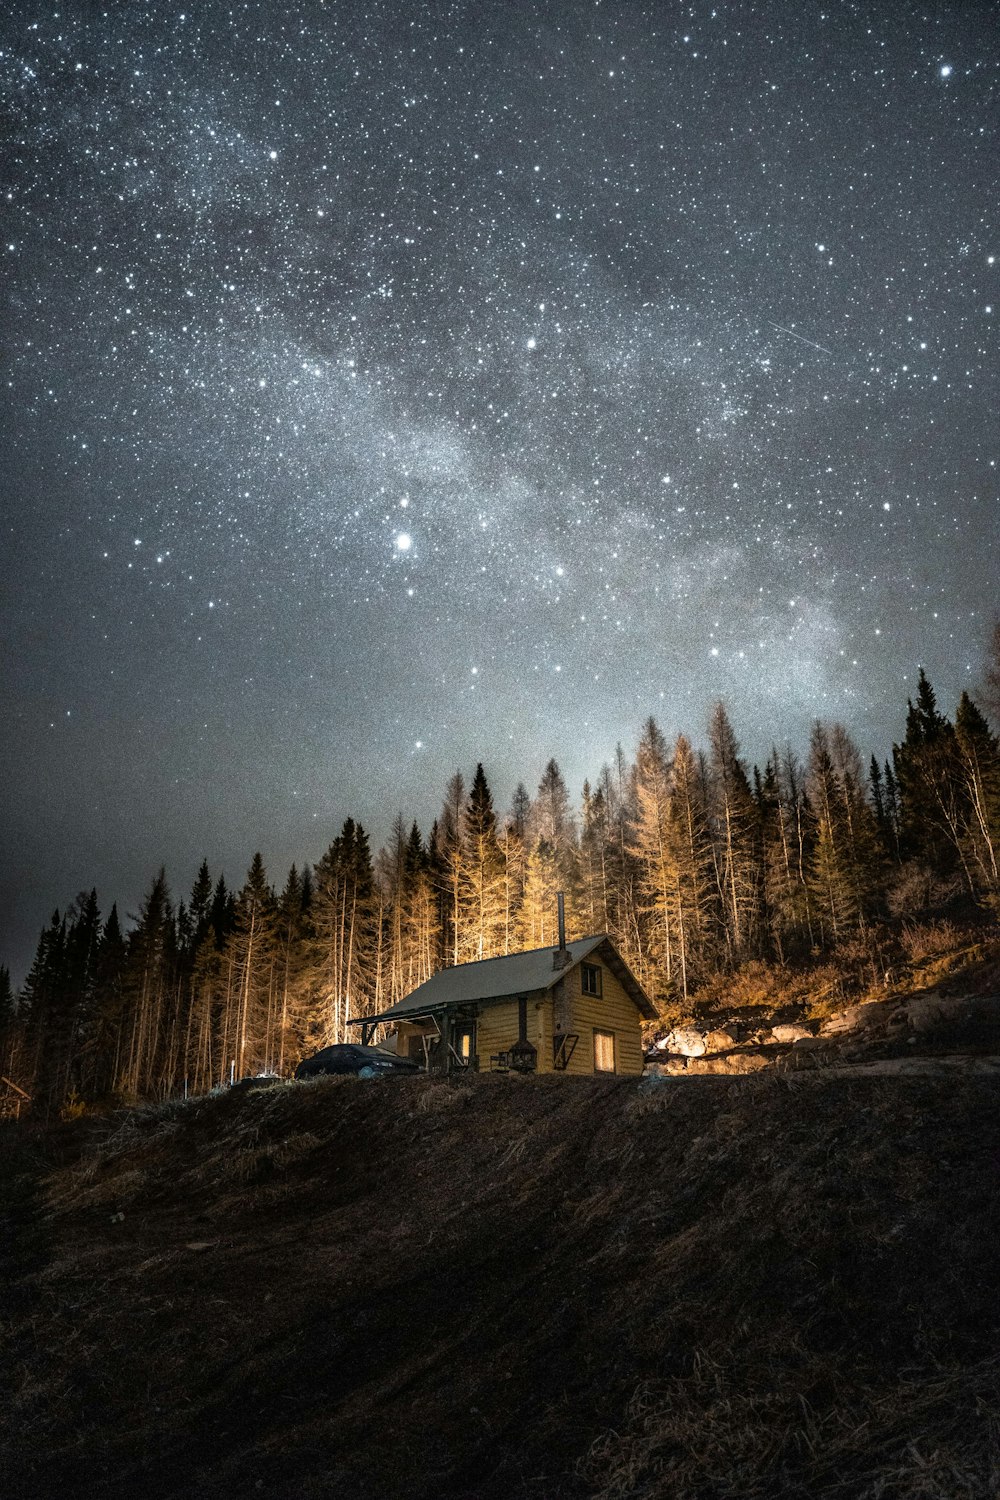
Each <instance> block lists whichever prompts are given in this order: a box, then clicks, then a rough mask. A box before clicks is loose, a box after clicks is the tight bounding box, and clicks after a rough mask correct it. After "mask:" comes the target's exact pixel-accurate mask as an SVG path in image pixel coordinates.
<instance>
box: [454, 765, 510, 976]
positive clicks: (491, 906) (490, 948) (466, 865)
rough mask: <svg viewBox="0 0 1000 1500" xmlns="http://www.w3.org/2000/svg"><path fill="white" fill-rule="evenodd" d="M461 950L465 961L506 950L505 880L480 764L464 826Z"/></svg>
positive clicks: (461, 880) (488, 790)
mask: <svg viewBox="0 0 1000 1500" xmlns="http://www.w3.org/2000/svg"><path fill="white" fill-rule="evenodd" d="M461 839H462V844H463V850H462V862H461V873H460V882H461V883H460V897H459V899H460V910H461V923H460V927H461V933H462V940H463V941H462V947H461V950H460V951H461V953H462V958H463V961H465V962H468V961H469V960H475V959H482V958H495V957H497V955H498V954H500V953H502V952H503V951H504V930H505V925H506V913H505V889H504V886H505V881H504V867H503V855H502V853H501V849H500V844H499V842H498V839H497V819H496V813H495V812H494V809H493V797H492V794H491V793H490V789H489V784H488V783H487V780H486V774H485V772H484V771H483V767H482V765H481V764H480V765H477V767H476V774H475V777H474V778H473V782H472V790H471V791H470V793H469V798H468V802H467V803H466V806H465V809H464V813H463V818H462V826H461Z"/></svg>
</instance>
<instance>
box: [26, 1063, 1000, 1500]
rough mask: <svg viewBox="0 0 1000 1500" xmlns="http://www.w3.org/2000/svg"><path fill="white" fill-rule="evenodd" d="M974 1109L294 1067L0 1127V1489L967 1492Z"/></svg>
mask: <svg viewBox="0 0 1000 1500" xmlns="http://www.w3.org/2000/svg"><path fill="white" fill-rule="evenodd" d="M996 1103H997V1095H996V1084H995V1082H994V1081H992V1080H991V1079H989V1078H980V1077H972V1076H970V1077H965V1078H948V1079H944V1080H938V1079H927V1078H890V1079H886V1078H858V1079H845V1078H839V1077H835V1078H828V1077H824V1076H823V1075H822V1074H816V1075H796V1076H792V1077H780V1076H774V1075H770V1074H769V1075H761V1076H758V1077H755V1078H750V1079H731V1078H713V1077H704V1078H684V1079H676V1080H673V1079H652V1080H650V1079H647V1080H645V1081H643V1082H639V1081H637V1080H607V1081H605V1080H597V1079H595V1080H570V1079H565V1078H550V1079H528V1080H523V1079H518V1078H510V1077H482V1078H474V1079H472V1080H470V1081H468V1082H467V1083H460V1084H442V1083H437V1082H433V1081H429V1080H426V1079H423V1078H420V1079H416V1080H409V1079H408V1080H405V1081H402V1080H400V1081H396V1082H393V1083H381V1084H379V1083H364V1082H359V1081H357V1080H354V1079H321V1080H318V1081H316V1082H312V1083H308V1084H299V1085H292V1086H278V1087H275V1088H271V1089H268V1090H265V1091H261V1092H258V1093H250V1094H240V1093H233V1094H229V1095H223V1096H218V1097H209V1098H207V1099H205V1100H202V1101H198V1102H195V1103H192V1104H189V1105H187V1106H176V1107H174V1108H172V1109H167V1110H160V1111H155V1112H154V1111H149V1112H137V1113H132V1114H129V1115H125V1116H119V1117H117V1118H116V1119H114V1120H112V1121H110V1122H103V1123H100V1124H95V1123H93V1122H88V1121H81V1122H79V1123H78V1124H76V1125H74V1126H71V1127H70V1126H67V1127H62V1128H61V1129H60V1130H59V1131H58V1132H56V1133H54V1134H53V1135H51V1136H47V1137H46V1136H30V1135H28V1134H27V1133H26V1132H24V1131H22V1132H20V1133H18V1132H17V1131H16V1129H13V1128H12V1129H9V1130H7V1131H6V1132H5V1133H4V1135H3V1138H2V1139H3V1155H2V1167H3V1182H2V1184H0V1190H2V1198H0V1201H2V1202H3V1204H4V1205H5V1208H4V1210H3V1211H4V1213H5V1215H6V1219H7V1222H6V1224H5V1225H4V1226H3V1228H4V1230H5V1233H4V1234H2V1235H0V1244H4V1245H5V1251H6V1255H7V1257H8V1260H7V1263H6V1264H3V1265H0V1276H2V1277H3V1282H2V1283H0V1285H2V1287H3V1290H2V1291H0V1299H2V1303H3V1310H4V1333H3V1343H2V1368H0V1378H2V1380H3V1385H4V1388H5V1390H6V1392H7V1394H8V1397H9V1398H10V1399H7V1400H5V1401H4V1402H3V1403H0V1410H2V1415H0V1471H2V1472H4V1473H5V1474H6V1476H7V1477H6V1480H5V1483H4V1492H5V1494H6V1495H7V1496H9V1497H14V1496H17V1497H22V1496H23V1497H28V1496H31V1497H36V1496H39V1495H47V1494H60V1495H63V1496H73V1497H76V1496H79V1497H85V1496H86V1497H98V1496H102V1497H104V1496H107V1497H112V1496H121V1495H130V1494H143V1495H145V1496H149V1497H153V1500H155V1497H161V1500H166V1497H173V1496H180V1495H182V1494H183V1495H185V1496H207V1495H220V1494H227V1495H229V1494H231V1495H239V1494H246V1493H249V1494H255V1493H262V1494H265V1495H268V1496H277V1497H286V1496H287V1497H289V1500H291V1497H293V1496H295V1497H303V1500H309V1497H316V1496H332V1495H341V1496H349V1497H352V1500H368V1497H372V1500H374V1497H393V1496H400V1497H402V1496H406V1497H412V1500H431V1497H434V1500H458V1497H473V1496H475V1497H486V1500H491V1497H495V1500H500V1497H504V1500H527V1497H535V1500H538V1497H546V1500H549V1497H563V1496H567V1497H570V1496H572V1497H584V1496H587V1497H602V1500H611V1497H613V1496H614V1497H636V1500H638V1497H643V1500H644V1497H653V1496H664V1497H666V1496H670V1497H671V1500H685V1497H699V1500H700V1497H705V1500H708V1497H713V1500H714V1497H723V1496H725V1497H732V1500H736V1497H740V1500H748V1497H757V1496H759V1497H765V1496H767V1497H770V1496H803V1497H804V1496H809V1497H816V1496H834V1495H836V1496H838V1497H844V1496H871V1497H873V1500H874V1497H876V1496H884V1497H889V1496H892V1497H913V1500H916V1497H921V1500H933V1497H941V1500H944V1497H947V1500H959V1497H984V1500H985V1497H986V1496H988V1495H993V1494H995V1493H996V1490H997V1482H998V1476H1000V1462H998V1454H1000V1448H998V1444H997V1427H996V1423H997V1418H996V1413H997V1410H998V1403H997V1395H998V1375H1000V1363H998V1355H997V1350H998V1348H1000V1343H998V1323H1000V1295H998V1294H1000V1260H998V1257H997V1254H996V1245H997V1243H998V1235H1000V1195H998V1166H1000V1121H998V1117H997V1108H996ZM3 1254H4V1251H0V1255H3Z"/></svg>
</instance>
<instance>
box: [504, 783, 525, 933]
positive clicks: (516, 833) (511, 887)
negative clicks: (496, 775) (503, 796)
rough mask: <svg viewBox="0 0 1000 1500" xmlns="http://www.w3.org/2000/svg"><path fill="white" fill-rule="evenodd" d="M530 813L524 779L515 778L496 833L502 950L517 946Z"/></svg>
mask: <svg viewBox="0 0 1000 1500" xmlns="http://www.w3.org/2000/svg"><path fill="white" fill-rule="evenodd" d="M530 815H531V798H530V797H529V796H528V792H527V789H526V787H525V785H524V783H523V782H518V784H517V787H516V789H515V792H514V796H513V799H512V801H511V806H510V812H509V813H508V814H507V819H506V822H505V823H504V826H503V831H502V832H501V834H500V836H499V843H500V852H501V854H502V856H503V865H504V937H503V951H504V953H513V952H515V951H516V950H517V948H518V947H519V946H520V935H521V931H522V926H523V924H522V910H523V907H524V888H525V881H526V879H527V872H528V850H527V836H528V820H529V817H530Z"/></svg>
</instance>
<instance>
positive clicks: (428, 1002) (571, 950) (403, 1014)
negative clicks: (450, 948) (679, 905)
mask: <svg viewBox="0 0 1000 1500" xmlns="http://www.w3.org/2000/svg"><path fill="white" fill-rule="evenodd" d="M602 945H603V947H602ZM598 948H601V949H602V951H601V958H602V959H603V960H604V961H605V962H606V963H607V965H608V968H609V969H610V970H611V972H612V973H613V974H614V975H615V977H616V978H617V979H618V980H619V982H620V983H621V984H622V986H623V987H624V989H625V991H626V993H627V994H628V996H629V998H630V999H631V1000H632V1001H633V1003H634V1004H635V1006H636V1009H637V1010H639V1011H640V1012H641V1013H642V1015H644V1016H646V1017H647V1019H649V1020H652V1019H654V1018H655V1016H656V1010H655V1008H654V1006H653V1005H652V1003H651V1001H650V1000H649V998H648V996H647V995H646V993H645V991H644V990H643V989H642V987H641V985H640V984H639V983H638V981H637V980H636V979H635V978H634V977H633V975H632V973H631V972H630V970H629V968H628V966H627V965H626V964H625V963H624V962H623V960H622V959H621V958H620V957H619V955H618V953H617V951H616V949H615V947H614V944H613V943H612V942H611V940H610V938H609V937H608V936H607V934H606V933H603V932H601V933H598V934H597V935H596V936H595V937H585V938H578V939H577V940H576V942H575V943H567V944H566V949H567V952H568V954H569V959H568V962H567V963H565V964H563V965H561V966H560V967H559V968H556V966H555V963H554V959H555V955H556V953H557V951H558V950H557V949H555V948H551V947H550V948H532V949H531V950H530V951H529V952H527V953H508V954H507V955H506V956H505V957H503V958H484V959H482V960H480V962H479V963H474V964H456V965H455V966H454V967H453V968H451V969H441V970H440V972H439V973H437V974H434V975H432V977H431V978H430V979H428V980H426V981H425V982H424V983H423V984H422V985H420V986H419V987H418V988H417V989H415V990H414V991H413V992H412V994H409V995H407V996H406V997H405V999H403V1000H399V1001H397V1003H396V1004H395V1005H393V1006H391V1007H390V1009H389V1010H384V1011H382V1013H381V1014H380V1015H378V1016H357V1017H355V1018H354V1020H353V1021H352V1022H351V1024H352V1025H353V1024H360V1023H361V1022H362V1021H375V1020H378V1021H404V1020H407V1019H409V1018H413V1017H415V1016H428V1015H432V1014H434V1013H435V1012H440V1011H442V1010H446V1009H448V1007H449V1006H453V1005H468V1004H475V1003H476V1002H477V1001H487V1002H488V1001H492V1000H507V999H511V998H512V997H514V996H516V995H526V994H531V993H532V992H535V993H537V991H539V990H550V989H552V987H553V985H556V984H558V982H559V980H560V979H562V978H563V977H564V975H566V974H568V973H569V971H570V970H571V969H573V968H575V967H576V965H577V964H579V963H582V962H583V960H584V959H585V958H587V957H589V955H590V954H592V953H594V952H595V951H596V950H597V949H598Z"/></svg>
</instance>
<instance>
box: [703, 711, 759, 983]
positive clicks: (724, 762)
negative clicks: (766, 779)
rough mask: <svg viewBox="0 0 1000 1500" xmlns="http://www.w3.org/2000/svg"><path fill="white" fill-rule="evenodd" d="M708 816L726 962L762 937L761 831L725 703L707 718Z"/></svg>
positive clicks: (748, 953) (738, 958)
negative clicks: (726, 949) (725, 942)
mask: <svg viewBox="0 0 1000 1500" xmlns="http://www.w3.org/2000/svg"><path fill="white" fill-rule="evenodd" d="M708 734H709V762H708V769H709V802H708V807H709V816H710V820H711V829H712V843H713V848H714V856H715V869H716V881H717V885H718V890H719V900H720V909H721V912H722V920H723V923H724V928H725V933H726V941H727V946H728V951H729V958H730V962H732V963H740V962H742V961H743V960H744V959H745V958H749V957H752V956H753V955H754V954H756V953H758V952H760V950H761V947H762V938H763V930H762V928H763V924H762V916H763V884H764V880H763V873H764V872H763V858H762V849H761V830H760V821H759V818H758V814H757V808H756V806H755V804H754V799H753V793H752V792H751V790H750V782H749V779H748V777H747V773H746V767H745V766H744V764H743V762H742V760H741V759H740V754H739V743H738V741H737V739H736V736H735V734H734V733H733V728H732V725H731V724H730V722H729V716H728V714H727V713H726V710H725V708H724V706H723V705H722V704H721V703H719V704H717V705H716V707H715V709H714V711H713V713H712V717H711V721H710V723H709V729H708Z"/></svg>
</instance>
